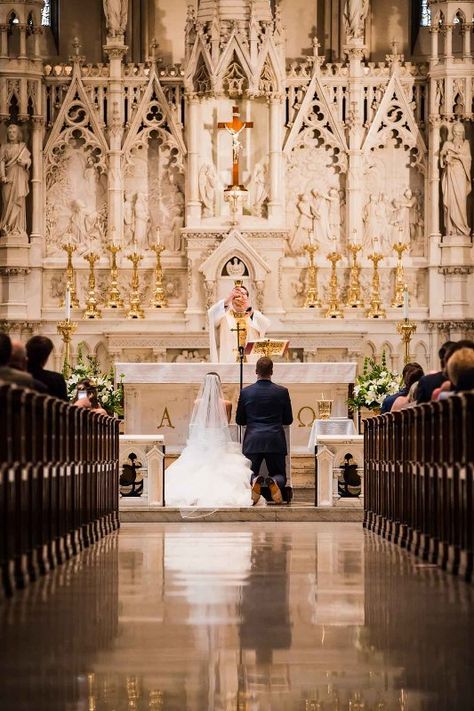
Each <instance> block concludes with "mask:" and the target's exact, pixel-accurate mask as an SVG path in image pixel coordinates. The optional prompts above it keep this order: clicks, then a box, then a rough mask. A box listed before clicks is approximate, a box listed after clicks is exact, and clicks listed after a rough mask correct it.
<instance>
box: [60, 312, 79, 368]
mask: <svg viewBox="0 0 474 711" xmlns="http://www.w3.org/2000/svg"><path fill="white" fill-rule="evenodd" d="M56 329H57V331H58V333H59V334H60V335H61V337H62V339H63V343H64V362H63V375H64V377H65V378H66V379H67V378H68V377H69V375H70V372H71V341H72V334H73V333H75V332H76V329H77V325H76V324H75V323H73V322H72V321H71V319H69V318H67V319H65V320H64V321H58V323H57V325H56Z"/></svg>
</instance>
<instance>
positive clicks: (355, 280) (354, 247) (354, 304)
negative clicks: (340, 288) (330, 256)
mask: <svg viewBox="0 0 474 711" xmlns="http://www.w3.org/2000/svg"><path fill="white" fill-rule="evenodd" d="M348 248H349V251H350V253H351V254H352V266H351V271H350V275H349V291H348V293H347V300H346V306H349V307H350V308H351V309H359V308H363V307H364V302H363V300H362V297H361V293H360V291H361V287H360V272H361V268H360V265H359V264H358V262H357V253H358V252H360V251H361V250H362V246H361V245H360V244H356V243H355V242H351V243H349V246H348Z"/></svg>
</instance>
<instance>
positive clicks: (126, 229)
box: [123, 193, 135, 245]
mask: <svg viewBox="0 0 474 711" xmlns="http://www.w3.org/2000/svg"><path fill="white" fill-rule="evenodd" d="M133 198H134V195H133V193H125V197H124V201H123V233H124V240H125V244H126V245H131V244H132V242H133V235H134V232H135V214H134V206H133Z"/></svg>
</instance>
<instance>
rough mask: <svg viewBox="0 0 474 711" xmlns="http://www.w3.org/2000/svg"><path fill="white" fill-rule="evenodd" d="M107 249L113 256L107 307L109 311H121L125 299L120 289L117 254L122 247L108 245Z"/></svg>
mask: <svg viewBox="0 0 474 711" xmlns="http://www.w3.org/2000/svg"><path fill="white" fill-rule="evenodd" d="M107 249H108V251H109V252H110V255H111V261H110V287H109V293H108V295H107V301H106V303H105V305H106V307H107V308H109V309H120V308H121V307H122V306H123V299H122V297H121V296H120V291H119V288H118V269H117V254H118V252H120V247H118V246H117V245H116V244H113V243H112V244H108V245H107Z"/></svg>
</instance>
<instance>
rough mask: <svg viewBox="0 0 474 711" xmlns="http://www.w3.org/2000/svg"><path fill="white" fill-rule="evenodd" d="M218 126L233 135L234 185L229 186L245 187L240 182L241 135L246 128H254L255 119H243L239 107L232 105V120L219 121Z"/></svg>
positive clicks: (241, 188) (242, 188)
mask: <svg viewBox="0 0 474 711" xmlns="http://www.w3.org/2000/svg"><path fill="white" fill-rule="evenodd" d="M217 128H225V130H226V131H227V132H228V133H230V135H231V136H232V185H229V186H228V187H229V188H240V190H245V188H244V187H243V186H242V185H240V182H239V153H240V151H241V150H242V143H241V142H240V140H239V136H240V134H241V133H242V131H243V130H244V128H253V121H241V120H240V113H239V107H238V106H233V107H232V121H219V123H218V124H217Z"/></svg>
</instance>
